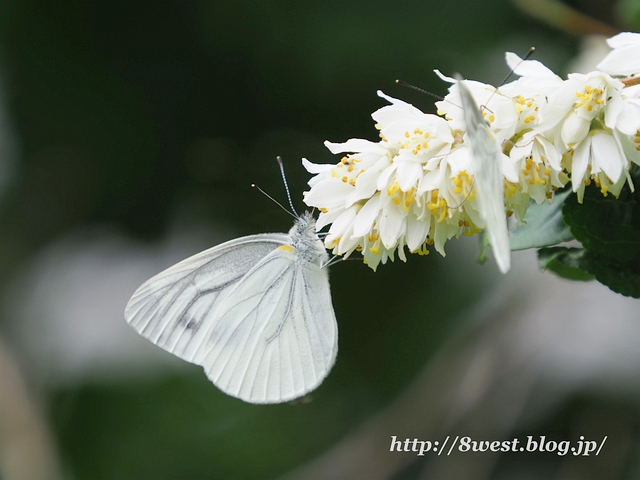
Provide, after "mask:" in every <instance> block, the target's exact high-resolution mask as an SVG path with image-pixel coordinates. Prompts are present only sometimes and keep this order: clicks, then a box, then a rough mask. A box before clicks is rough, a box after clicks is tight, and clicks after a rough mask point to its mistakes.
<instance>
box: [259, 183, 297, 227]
mask: <svg viewBox="0 0 640 480" xmlns="http://www.w3.org/2000/svg"><path fill="white" fill-rule="evenodd" d="M251 186H252V187H253V188H255V189H256V190H258V191H259V192H260V193H261V194H263V195H264V196H265V197H267V198H268V199H269V200H271V201H272V202H273V203H275V204H276V205H278V206H279V207H280V208H281V209H282V210H284V211H285V212H287V214H289V215H291V216H292V217H293V218H298V216H297V215H294V214H293V213H291V212H290V211H289V210H287V209H286V208H285V207H284V206H283V205H282V204H281V203H280V202H279V201H277V200H276V199H275V198H273V197H272V196H271V195H269V194H268V193H267V192H265V191H264V190H262V189H261V188H260V187H259V186H258V185H256V184H255V183H252V184H251Z"/></svg>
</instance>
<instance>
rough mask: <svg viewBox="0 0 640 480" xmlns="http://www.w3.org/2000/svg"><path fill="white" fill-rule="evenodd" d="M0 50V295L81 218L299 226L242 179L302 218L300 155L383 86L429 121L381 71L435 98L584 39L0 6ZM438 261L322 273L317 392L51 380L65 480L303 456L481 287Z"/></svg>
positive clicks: (157, 234) (523, 26) (382, 396)
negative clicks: (273, 402)
mask: <svg viewBox="0 0 640 480" xmlns="http://www.w3.org/2000/svg"><path fill="white" fill-rule="evenodd" d="M0 42H1V44H0V59H1V60H2V64H1V65H2V73H3V81H4V86H5V89H6V100H7V106H8V110H9V114H10V116H11V118H12V120H13V122H14V124H15V130H16V132H17V137H18V140H19V145H20V154H19V162H18V165H17V174H16V177H15V179H14V182H13V183H12V185H11V186H10V188H9V189H8V190H7V191H6V192H5V194H4V197H3V198H2V201H1V202H0V285H1V286H5V285H7V284H8V283H10V282H11V281H12V280H13V279H14V277H15V275H16V274H17V272H18V271H20V268H22V267H23V266H24V265H25V264H26V263H27V262H28V260H29V259H30V258H32V256H33V255H34V254H35V253H36V252H38V251H39V250H41V249H42V248H44V247H45V246H46V245H48V244H49V243H51V242H52V241H54V240H55V239H57V238H60V237H61V236H63V235H64V234H65V233H66V232H69V231H71V230H73V229H76V228H81V227H85V226H91V225H101V224H110V225H115V226H117V227H118V228H120V229H121V230H122V231H124V232H125V233H126V234H127V235H130V236H131V237H133V238H136V239H138V240H139V241H142V242H146V243H149V244H151V243H152V242H153V241H155V240H157V239H158V238H161V237H162V235H163V234H165V233H166V232H167V230H168V228H169V227H170V226H171V224H172V223H173V222H174V221H175V219H176V217H179V218H180V219H181V220H183V221H184V220H185V217H186V220H192V221H198V222H206V223H208V224H211V225H213V226H214V228H215V226H216V225H218V224H225V225H233V226H234V227H235V229H236V231H237V233H238V234H249V233H257V232H263V231H286V230H287V229H288V228H289V227H290V224H291V219H290V218H289V217H288V216H287V215H286V214H284V213H283V212H281V210H280V209H279V208H278V207H277V206H275V205H273V204H272V203H271V202H270V201H269V200H267V199H265V198H264V197H263V196H262V195H260V194H259V193H257V192H256V191H254V190H253V189H251V188H250V184H251V183H254V182H255V183H257V184H258V185H259V186H261V187H262V188H263V189H264V190H266V191H267V192H269V193H270V194H271V195H273V196H274V197H276V198H278V199H280V200H283V199H284V198H285V196H284V192H283V187H282V182H281V179H280V175H279V173H278V170H277V165H276V163H275V157H276V155H281V156H282V157H283V158H284V160H285V167H286V170H287V177H288V180H289V183H290V185H291V190H292V192H293V197H294V199H293V200H294V203H295V204H296V207H297V208H298V209H302V207H303V205H302V202H301V198H302V197H301V192H302V191H304V190H305V186H306V182H307V180H308V178H309V174H308V173H306V172H305V171H304V169H303V168H302V167H301V165H300V158H301V157H307V158H309V159H310V160H312V161H314V162H318V163H323V162H325V163H326V162H335V161H336V159H335V158H334V157H333V156H332V155H331V154H330V153H329V152H328V151H327V150H326V149H325V147H324V146H323V141H324V140H327V139H328V140H331V141H335V142H341V141H345V140H347V139H348V138H352V137H361V138H368V139H371V140H375V139H376V135H377V132H376V130H375V129H374V127H373V122H372V120H371V118H370V114H371V112H373V111H374V110H376V109H377V108H379V107H381V106H382V105H384V104H385V102H384V101H382V100H381V99H380V98H378V97H377V96H376V90H378V89H382V90H384V91H385V93H387V94H390V95H392V96H396V97H400V98H403V99H405V100H407V101H410V102H413V103H414V104H415V105H417V106H419V107H421V108H422V109H424V110H425V111H430V112H433V111H434V107H433V100H432V99H431V98H430V97H427V96H423V95H421V94H419V93H417V92H414V91H411V90H408V89H404V88H402V87H399V86H397V85H395V83H394V80H395V79H396V78H402V79H403V80H406V81H408V82H410V83H413V84H416V85H418V86H420V87H422V88H424V89H427V90H429V91H432V92H434V93H436V94H444V93H445V92H446V85H445V84H444V83H443V82H442V81H440V80H439V79H438V78H437V77H436V76H435V75H434V74H433V72H432V70H433V69H434V68H438V69H440V70H441V71H443V72H445V73H447V74H451V73H453V72H456V71H458V72H461V73H462V74H463V75H465V76H466V77H470V78H476V79H478V80H482V81H486V82H493V83H499V82H500V81H501V79H502V78H504V76H505V75H506V74H507V73H508V71H507V68H506V67H505V66H503V63H504V62H503V57H502V51H503V50H506V49H509V50H513V51H516V52H519V53H524V52H526V51H527V49H528V47H529V46H530V45H532V44H537V45H538V46H539V48H538V50H539V52H540V58H542V59H543V60H544V61H545V62H546V63H547V64H549V66H550V67H551V68H553V69H555V70H557V71H562V68H563V65H564V63H565V62H566V61H567V60H568V59H570V58H571V57H572V55H573V54H574V53H575V51H576V39H575V38H572V37H571V36H569V35H568V34H565V33H562V32H559V31H556V30H552V29H550V28H548V27H545V26H544V25H541V24H539V23H536V22H535V21H533V20H529V19H528V18H527V17H526V16H524V15H523V14H521V13H519V12H518V11H517V10H515V8H514V7H513V6H512V5H511V4H510V3H508V2H506V1H504V0H487V1H483V2H478V1H475V0H462V1H456V2H444V1H435V0H434V1H424V0H421V1H413V0H411V1H409V0H401V1H397V2H382V1H350V2H337V1H325V2H319V1H308V0H298V1H295V2H293V1H290V2H284V1H283V2H256V1H247V0H240V1H205V0H200V1H194V0H189V1H179V0H176V1H159V2H145V1H98V0H93V1H81V0H70V1H65V2H46V1H43V0H5V1H4V2H3V3H2V5H0ZM447 260H448V259H447ZM444 266H445V263H444V261H443V259H441V258H436V256H435V255H431V256H429V257H427V258H422V257H415V258H411V259H410V260H409V262H408V263H407V264H402V263H401V262H398V261H396V263H394V264H392V265H387V266H382V267H380V269H379V271H378V272H377V273H375V274H374V273H373V272H371V271H370V270H369V269H367V268H366V267H364V266H363V265H362V264H361V263H359V262H345V263H343V264H340V265H336V266H334V267H332V274H331V282H332V292H333V296H334V306H335V310H336V314H337V317H338V321H339V328H340V353H339V356H338V362H337V365H336V367H335V369H334V371H333V372H332V373H331V375H330V376H329V377H328V379H327V380H326V381H325V383H324V384H323V385H322V387H321V388H320V389H319V390H318V391H317V392H314V393H313V394H312V396H313V401H312V402H310V403H309V404H305V405H298V406H292V405H278V406H270V407H264V406H263V407H256V406H251V405H246V404H243V403H242V402H240V401H238V400H235V399H232V398H230V397H227V396H225V395H224V394H222V393H221V392H219V391H218V390H217V389H216V388H215V387H213V386H212V385H211V384H210V383H209V382H208V381H207V379H206V378H205V376H204V374H203V373H202V371H201V369H200V368H199V367H195V366H194V367H192V368H191V369H189V370H188V371H187V374H185V375H180V376H178V375H173V376H171V375H170V376H166V377H163V378H161V379H158V378H153V379H148V380H145V381H142V382H137V381H136V382H134V381H128V382H118V381H115V380H111V381H110V382H101V381H96V380H94V379H91V380H87V381H85V382H80V383H78V384H75V385H65V386H61V387H58V388H53V389H51V390H49V391H47V392H45V397H44V398H45V399H46V401H45V403H47V406H45V410H47V412H48V418H49V419H50V421H51V423H52V425H53V427H52V428H53V430H54V433H55V438H56V441H57V442H58V450H59V452H60V455H61V458H62V463H63V465H64V469H65V470H66V471H67V472H68V473H69V474H70V475H71V478H77V479H129V478H130V479H134V478H135V479H145V478H190V479H191V478H193V479H197V478H221V479H222V478H224V479H233V478H238V479H239V478H242V479H248V478H255V479H259V478H273V477H276V476H278V475H280V474H283V473H285V472H287V471H288V470H289V469H291V468H293V467H296V466H298V465H301V464H303V463H304V462H305V461H307V460H310V459H312V458H314V457H316V456H317V455H319V454H320V453H322V452H323V451H324V450H326V449H327V448H329V447H330V446H332V445H334V444H336V443H337V442H338V441H339V440H340V439H341V438H343V437H344V436H345V435H347V434H348V432H350V431H351V430H353V429H355V428H356V427H357V426H358V425H359V424H361V423H362V422H363V421H365V420H366V419H368V418H370V417H371V416H372V415H374V414H375V413H376V412H378V411H379V410H380V409H382V408H383V407H384V406H385V405H387V404H388V403H389V402H390V401H391V400H392V399H393V398H394V397H395V396H396V395H398V392H400V391H401V390H402V389H403V388H404V387H406V386H407V385H408V384H409V383H410V382H411V380H412V379H413V378H414V376H415V375H416V374H417V372H419V371H420V370H421V369H422V366H423V365H424V363H425V362H426V361H427V360H429V359H430V358H431V357H432V356H433V355H434V353H435V352H436V350H437V348H438V347H439V346H440V345H441V344H442V342H443V341H444V339H445V338H447V336H448V335H451V333H452V332H454V331H456V329H458V328H459V327H460V322H461V320H460V318H461V317H459V316H458V314H459V313H460V312H462V311H463V310H464V309H465V308H467V307H468V306H469V305H470V304H471V303H472V302H474V301H476V300H477V299H478V298H480V297H481V295H482V294H483V293H485V292H486V291H488V290H489V289H490V285H489V282H484V281H483V279H482V277H480V274H478V273H474V274H472V275H470V276H468V277H466V278H465V279H464V280H462V277H460V278H458V279H454V277H453V276H443V275H442V270H443V267H444ZM485 268H487V267H485ZM487 270H488V268H487ZM487 270H485V271H487ZM479 271H481V270H479ZM474 272H476V270H474ZM462 275H464V272H462ZM123 308H124V305H123ZM4 321H6V320H4ZM114 321H124V320H123V319H121V318H116V319H114ZM131 334H132V335H134V333H133V331H132V333H131ZM576 401H578V400H576ZM598 408H601V407H598ZM567 409H568V410H567V412H569V411H573V410H571V409H570V407H569V406H567ZM567 415H569V414H567ZM633 418H634V420H633V421H634V422H638V416H637V415H636V416H635V417H633ZM562 421H564V420H563V419H561V421H560V423H562ZM548 425H551V426H553V425H555V423H554V419H550V420H549V424H547V425H544V426H539V429H540V431H551V430H552V428H551V427H549V428H547V426H548ZM545 429H546V430H545ZM636 431H637V427H636ZM525 433H527V434H528V432H525ZM636 448H637V447H636ZM512 460H513V459H512ZM554 460H556V459H554ZM515 461H520V460H517V459H516V460H515ZM522 461H525V460H522ZM526 461H530V460H529V457H527V459H526ZM504 468H505V469H508V468H509V465H505V466H504ZM410 470H411V469H410V468H409V469H408V470H407V471H406V475H405V476H399V477H398V478H414V477H413V476H412V474H411V471H410ZM511 478H516V477H511Z"/></svg>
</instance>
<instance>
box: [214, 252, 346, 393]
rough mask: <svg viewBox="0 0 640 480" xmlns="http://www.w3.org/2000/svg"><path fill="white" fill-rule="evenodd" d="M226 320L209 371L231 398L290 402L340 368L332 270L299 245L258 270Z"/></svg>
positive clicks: (238, 290)
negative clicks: (329, 272) (336, 364)
mask: <svg viewBox="0 0 640 480" xmlns="http://www.w3.org/2000/svg"><path fill="white" fill-rule="evenodd" d="M219 316H220V318H219V321H218V322H216V323H215V324H214V325H213V328H212V330H211V332H210V334H208V343H209V351H208V352H207V354H206V357H205V358H204V359H203V361H202V365H203V367H204V369H205V371H206V373H207V376H208V377H209V379H210V380H211V381H212V382H214V383H215V384H216V386H217V387H218V388H220V389H221V390H223V391H224V392H226V393H228V394H229V395H233V396H235V397H239V398H241V399H243V400H245V401H247V402H252V403H279V402H285V401H288V400H291V399H294V398H297V397H300V396H302V395H304V394H305V393H307V392H309V391H311V390H313V389H314V388H316V387H317V386H318V385H319V384H320V383H321V382H322V380H323V379H324V378H325V377H326V376H327V374H328V373H329V371H330V370H331V367H332V366H333V364H334V362H335V359H336V355H337V352H338V331H337V323H336V318H335V314H334V311H333V307H332V306H331V295H330V291H329V279H328V275H327V271H326V269H323V268H321V267H320V266H319V265H318V264H316V263H313V262H309V261H305V260H304V259H302V258H301V255H300V252H299V251H296V249H294V248H293V247H292V246H289V245H287V246H285V247H281V248H278V249H276V250H274V251H273V252H271V253H270V254H269V255H267V256H266V257H265V258H264V259H263V260H262V261H261V262H260V263H259V264H258V265H256V266H255V267H254V268H253V269H251V270H250V272H248V274H247V275H245V276H244V277H243V278H242V279H241V280H240V281H239V282H238V285H237V286H236V287H235V289H234V290H233V291H232V292H231V294H230V295H229V296H228V297H227V298H226V299H225V300H224V302H223V304H222V305H221V306H220V310H219Z"/></svg>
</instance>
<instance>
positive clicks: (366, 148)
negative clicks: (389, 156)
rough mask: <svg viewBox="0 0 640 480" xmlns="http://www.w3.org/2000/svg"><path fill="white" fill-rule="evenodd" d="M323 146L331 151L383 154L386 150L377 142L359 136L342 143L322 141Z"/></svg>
mask: <svg viewBox="0 0 640 480" xmlns="http://www.w3.org/2000/svg"><path fill="white" fill-rule="evenodd" d="M324 146H325V147H327V148H328V149H329V151H330V152H331V153H335V154H337V153H352V152H373V153H380V154H381V155H384V154H385V153H386V150H385V148H384V147H382V146H381V145H380V144H379V143H373V142H370V141H369V140H363V139H361V138H351V139H349V140H347V141H346V142H344V143H333V142H329V141H328V140H327V141H326V142H324Z"/></svg>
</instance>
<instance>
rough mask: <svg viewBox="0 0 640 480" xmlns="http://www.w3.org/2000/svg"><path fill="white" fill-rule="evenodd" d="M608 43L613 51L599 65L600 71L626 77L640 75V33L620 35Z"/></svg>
mask: <svg viewBox="0 0 640 480" xmlns="http://www.w3.org/2000/svg"><path fill="white" fill-rule="evenodd" d="M607 43H608V44H609V46H610V47H611V48H612V49H613V50H612V51H611V52H610V53H609V55H607V56H606V57H605V58H604V60H602V61H601V62H600V63H599V64H598V69H599V70H601V71H603V72H606V73H608V74H609V75H619V76H624V77H631V76H635V75H638V73H640V33H630V32H623V33H619V34H618V35H616V36H614V37H611V38H610V39H608V40H607Z"/></svg>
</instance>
